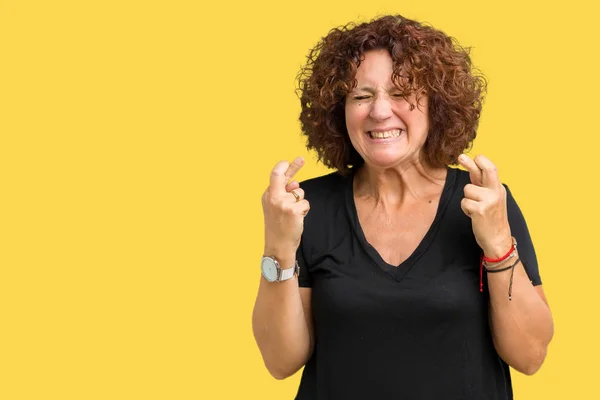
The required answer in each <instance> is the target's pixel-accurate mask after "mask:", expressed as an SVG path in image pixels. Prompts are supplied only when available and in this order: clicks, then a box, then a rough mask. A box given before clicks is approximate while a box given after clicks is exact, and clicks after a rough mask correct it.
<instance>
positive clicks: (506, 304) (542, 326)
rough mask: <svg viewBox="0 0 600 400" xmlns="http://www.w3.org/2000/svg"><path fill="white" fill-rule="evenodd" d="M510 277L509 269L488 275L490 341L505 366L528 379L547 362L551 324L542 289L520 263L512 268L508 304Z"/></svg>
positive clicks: (552, 325)
mask: <svg viewBox="0 0 600 400" xmlns="http://www.w3.org/2000/svg"><path fill="white" fill-rule="evenodd" d="M509 243H510V242H509ZM510 275H511V271H510V269H509V270H506V271H503V272H498V273H494V274H490V273H488V274H487V277H488V287H489V291H490V320H491V326H492V338H493V340H494V346H495V347H496V351H497V352H498V355H500V357H502V359H503V360H504V361H506V363H507V364H508V365H510V366H511V367H513V368H514V369H516V370H517V371H519V372H521V373H524V374H527V375H531V374H533V373H535V372H536V371H537V370H538V369H539V368H540V367H541V366H542V363H543V362H544V359H545V358H546V351H547V349H548V344H549V343H550V340H551V339H552V335H553V334H554V324H553V322H552V315H551V313H550V308H549V307H548V301H547V300H546V296H545V294H544V291H543V289H542V286H541V285H538V286H533V285H532V283H531V281H530V280H529V277H528V275H527V273H526V271H525V269H524V268H523V264H522V263H521V262H519V263H518V264H517V265H516V266H515V270H514V276H513V282H512V292H511V298H512V300H509V297H508V291H509V286H510Z"/></svg>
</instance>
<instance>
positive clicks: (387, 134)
mask: <svg viewBox="0 0 600 400" xmlns="http://www.w3.org/2000/svg"><path fill="white" fill-rule="evenodd" d="M402 132H404V130H402V129H390V130H389V131H382V132H373V131H367V135H368V136H369V137H370V138H371V139H393V138H397V137H398V136H400V134H401V133H402Z"/></svg>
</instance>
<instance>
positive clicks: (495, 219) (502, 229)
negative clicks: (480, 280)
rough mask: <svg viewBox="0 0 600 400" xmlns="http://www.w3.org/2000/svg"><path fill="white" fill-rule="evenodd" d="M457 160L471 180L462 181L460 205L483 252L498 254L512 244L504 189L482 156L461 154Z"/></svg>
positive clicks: (502, 252)
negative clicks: (467, 182) (462, 195)
mask: <svg viewBox="0 0 600 400" xmlns="http://www.w3.org/2000/svg"><path fill="white" fill-rule="evenodd" d="M458 162H459V163H460V165H462V166H463V167H465V169H466V170H467V171H468V172H469V175H470V178H471V183H470V184H467V185H465V188H464V195H465V197H464V198H463V199H462V201H461V203H460V205H461V208H462V210H463V212H464V213H465V214H466V215H467V216H469V217H470V218H471V221H472V224H473V233H474V234H475V239H476V240H477V244H479V247H481V248H482V250H483V252H484V254H485V255H486V256H488V257H499V256H501V255H503V254H504V253H506V251H507V250H508V249H510V246H511V245H512V238H511V232H510V225H509V223H508V215H507V212H506V189H505V188H504V186H503V185H502V183H501V181H500V179H499V177H498V171H497V170H496V166H495V165H494V164H493V163H492V162H491V161H490V160H488V159H487V158H486V157H484V156H482V155H479V156H477V157H475V159H471V158H470V157H469V156H467V155H465V154H461V156H460V157H458Z"/></svg>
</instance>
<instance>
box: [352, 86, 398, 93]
mask: <svg viewBox="0 0 600 400" xmlns="http://www.w3.org/2000/svg"><path fill="white" fill-rule="evenodd" d="M393 90H398V87H396V86H391V87H389V88H386V91H388V92H390V91H393ZM376 91H377V90H376V89H375V88H374V87H372V86H361V87H356V88H354V90H353V92H370V93H375V92H376Z"/></svg>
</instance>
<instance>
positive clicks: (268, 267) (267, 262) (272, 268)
mask: <svg viewBox="0 0 600 400" xmlns="http://www.w3.org/2000/svg"><path fill="white" fill-rule="evenodd" d="M260 268H261V270H262V275H263V276H264V277H265V279H266V280H268V281H269V282H275V281H276V280H277V264H275V260H273V259H272V258H271V257H263V259H262V262H261V265H260Z"/></svg>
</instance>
